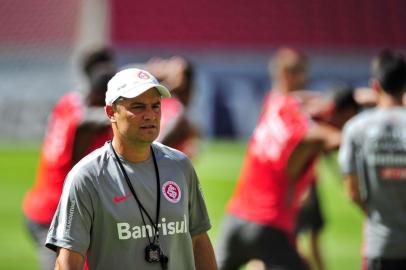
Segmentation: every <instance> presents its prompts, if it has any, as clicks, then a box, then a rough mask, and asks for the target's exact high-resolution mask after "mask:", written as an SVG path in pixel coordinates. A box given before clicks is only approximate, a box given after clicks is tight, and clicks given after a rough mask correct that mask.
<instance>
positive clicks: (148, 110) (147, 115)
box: [144, 106, 157, 120]
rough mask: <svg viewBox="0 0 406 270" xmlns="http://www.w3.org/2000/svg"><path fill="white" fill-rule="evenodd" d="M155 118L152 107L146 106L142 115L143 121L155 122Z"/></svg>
mask: <svg viewBox="0 0 406 270" xmlns="http://www.w3.org/2000/svg"><path fill="white" fill-rule="evenodd" d="M156 117H157V115H156V112H155V110H154V108H152V106H147V108H146V109H145V113H144V119H145V120H155V119H156Z"/></svg>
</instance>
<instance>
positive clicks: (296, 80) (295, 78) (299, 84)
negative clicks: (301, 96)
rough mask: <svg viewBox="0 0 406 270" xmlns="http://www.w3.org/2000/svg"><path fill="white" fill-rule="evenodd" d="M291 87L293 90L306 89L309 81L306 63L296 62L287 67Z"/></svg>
mask: <svg viewBox="0 0 406 270" xmlns="http://www.w3.org/2000/svg"><path fill="white" fill-rule="evenodd" d="M286 74H287V80H288V83H289V88H290V89H291V90H293V91H296V90H303V89H305V86H306V82H307V69H306V65H305V64H304V63H299V64H296V65H295V66H293V67H289V68H287V69H286Z"/></svg>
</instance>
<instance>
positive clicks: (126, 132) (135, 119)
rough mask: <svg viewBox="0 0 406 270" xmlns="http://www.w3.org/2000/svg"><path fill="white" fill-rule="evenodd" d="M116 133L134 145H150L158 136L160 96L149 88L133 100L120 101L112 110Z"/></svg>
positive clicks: (153, 89)
mask: <svg viewBox="0 0 406 270" xmlns="http://www.w3.org/2000/svg"><path fill="white" fill-rule="evenodd" d="M114 119H115V122H116V131H117V132H118V134H115V136H120V137H121V138H122V139H124V140H126V141H128V142H132V143H134V144H139V143H141V144H143V143H146V144H150V143H152V142H153V141H154V140H155V139H156V138H157V137H158V134H159V128H160V120H161V96H160V95H159V92H158V90H156V89H155V88H151V89H149V90H148V91H146V92H144V93H143V94H141V95H139V96H137V97H135V98H125V99H120V100H119V101H118V102H117V104H116V105H115V108H114Z"/></svg>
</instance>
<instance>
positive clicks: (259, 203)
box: [227, 91, 314, 233]
mask: <svg viewBox="0 0 406 270" xmlns="http://www.w3.org/2000/svg"><path fill="white" fill-rule="evenodd" d="M309 123H310V122H309V118H308V117H307V116H306V115H305V114H304V113H303V112H302V111H301V110H300V103H299V101H298V100H297V99H295V98H294V97H292V96H289V95H283V94H281V93H278V92H276V91H271V93H270V94H268V96H267V97H266V99H265V102H264V106H263V109H262V113H261V116H260V119H259V123H258V125H257V127H256V128H255V130H254V133H253V136H252V137H251V139H250V141H249V144H248V150H247V153H246V156H245V160H244V163H243V168H242V172H241V175H240V178H239V180H238V183H237V187H236V190H235V192H234V195H233V197H232V198H231V200H230V202H229V204H228V208H227V210H228V212H230V213H231V214H233V215H235V216H238V217H240V218H243V219H245V220H248V221H252V222H255V223H259V224H263V225H269V226H272V227H276V228H279V229H282V230H284V231H286V232H288V233H292V232H293V229H294V223H295V220H296V216H297V210H298V207H299V201H300V197H301V195H302V193H303V191H304V190H305V189H306V188H307V187H308V185H309V184H310V183H311V182H312V180H313V179H314V168H313V167H314V166H313V165H311V166H309V167H308V169H307V170H306V172H305V173H304V174H303V175H302V176H301V178H300V179H299V180H298V181H297V182H296V183H294V184H289V181H288V178H287V174H286V173H287V171H286V170H287V164H288V159H289V157H290V155H291V154H292V152H293V151H294V149H295V147H296V146H297V144H298V143H299V142H300V141H301V140H302V139H303V137H304V136H305V134H306V133H307V131H308V129H309Z"/></svg>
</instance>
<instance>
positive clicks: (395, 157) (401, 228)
mask: <svg viewBox="0 0 406 270" xmlns="http://www.w3.org/2000/svg"><path fill="white" fill-rule="evenodd" d="M371 70H372V79H371V88H372V89H373V90H374V91H375V92H376V93H377V107H376V108H373V109H369V110H366V111H365V112H363V113H361V114H359V115H357V116H355V117H354V118H353V119H351V120H350V121H349V122H348V123H347V124H346V125H345V127H344V131H343V142H342V145H341V147H340V151H339V163H340V167H341V170H342V172H343V174H344V187H345V190H346V193H347V195H348V197H349V198H350V199H351V200H352V201H353V202H354V203H356V204H357V205H358V206H359V207H360V208H361V209H362V211H363V212H364V213H365V215H366V222H365V226H364V249H363V258H364V260H363V269H368V270H393V269H406V218H405V217H406V196H405V194H406V109H405V107H404V106H403V104H402V99H403V97H404V92H405V90H406V61H405V58H404V56H403V55H400V54H398V53H395V52H391V51H383V52H381V53H380V54H379V55H378V56H376V57H375V58H374V59H373V61H372V65H371Z"/></svg>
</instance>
